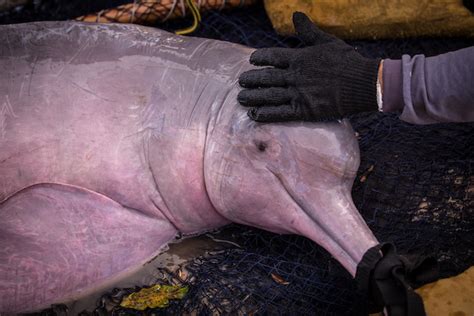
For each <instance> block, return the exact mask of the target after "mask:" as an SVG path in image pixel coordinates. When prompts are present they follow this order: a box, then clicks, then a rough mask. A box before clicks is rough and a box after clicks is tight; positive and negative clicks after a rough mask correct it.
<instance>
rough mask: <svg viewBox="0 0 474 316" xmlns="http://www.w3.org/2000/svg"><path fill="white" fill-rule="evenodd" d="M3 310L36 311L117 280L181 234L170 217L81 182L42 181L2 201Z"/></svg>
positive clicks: (0, 288) (0, 276)
mask: <svg viewBox="0 0 474 316" xmlns="http://www.w3.org/2000/svg"><path fill="white" fill-rule="evenodd" d="M0 223H1V225H0V298H1V299H0V314H3V313H6V314H10V313H18V312H29V311H34V310H37V309H41V308H46V307H49V306H50V305H51V304H57V303H60V302H66V301H68V300H73V299H76V298H78V297H80V296H82V295H86V294H87V293H88V292H89V291H92V290H97V289H99V288H101V287H105V286H107V285H109V283H110V282H113V281H116V280H118V279H120V278H121V277H124V276H126V275H128V274H129V273H131V272H132V270H133V269H134V268H137V267H140V266H141V264H143V263H145V262H147V261H148V260H150V259H151V258H153V256H155V255H156V254H157V253H158V252H159V251H160V248H162V247H163V246H164V245H165V244H166V243H167V242H168V241H170V240H171V239H172V238H173V237H174V236H175V234H176V230H175V229H174V227H173V226H172V225H171V224H170V223H168V222H165V221H162V220H159V219H154V218H150V217H148V216H145V215H143V214H141V213H140V212H137V211H135V210H133V209H129V208H126V207H124V206H122V205H120V204H118V203H117V202H115V201H113V200H111V199H109V198H108V197H106V196H103V195H101V194H98V193H96V192H92V191H89V190H86V189H83V188H80V187H75V186H68V185H58V184H39V185H35V186H32V187H29V188H26V189H24V190H22V191H20V192H18V193H16V194H15V195H13V196H11V197H10V198H8V199H7V200H5V201H3V202H1V204H0Z"/></svg>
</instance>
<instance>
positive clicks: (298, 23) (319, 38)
mask: <svg viewBox="0 0 474 316" xmlns="http://www.w3.org/2000/svg"><path fill="white" fill-rule="evenodd" d="M293 25H294V27H295V31H296V33H297V34H298V36H299V37H300V38H301V39H302V40H303V42H304V43H305V44H306V45H317V44H324V43H328V42H331V41H334V40H337V38H335V37H334V36H332V35H330V34H328V33H326V32H324V31H322V30H321V29H320V28H319V27H317V26H316V25H315V24H314V23H313V22H312V21H311V20H310V19H309V18H308V16H307V15H306V14H304V13H302V12H295V13H293Z"/></svg>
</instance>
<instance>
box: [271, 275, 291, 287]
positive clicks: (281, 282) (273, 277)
mask: <svg viewBox="0 0 474 316" xmlns="http://www.w3.org/2000/svg"><path fill="white" fill-rule="evenodd" d="M271 276H272V279H273V281H275V282H276V283H278V284H282V285H288V284H290V282H288V281H286V280H285V279H283V278H282V277H281V276H279V275H278V274H275V273H272V274H271Z"/></svg>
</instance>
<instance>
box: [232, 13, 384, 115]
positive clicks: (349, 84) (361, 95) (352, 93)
mask: <svg viewBox="0 0 474 316" xmlns="http://www.w3.org/2000/svg"><path fill="white" fill-rule="evenodd" d="M293 24H294V25H295V29H296V32H297V33H298V35H299V36H300V38H301V39H302V40H303V42H304V43H305V44H306V45H310V46H307V47H305V48H263V49H259V50H257V51H255V52H254V53H253V54H252V56H250V63H252V64H254V65H257V66H273V67H274V68H264V69H254V70H250V71H247V72H245V73H243V74H242V75H241V76H240V78H239V83H240V85H241V86H242V87H244V88H248V89H244V90H242V91H241V92H240V93H239V95H238V100H239V102H240V103H241V104H242V105H244V106H250V107H252V108H251V109H250V110H249V112H248V115H249V116H250V118H252V119H253V120H256V121H261V122H270V121H292V120H305V121H322V120H333V119H340V118H342V117H343V116H346V115H348V114H352V113H358V112H368V111H377V92H376V89H377V88H376V83H377V74H378V67H379V63H380V60H379V59H369V58H365V57H362V56H361V55H360V54H359V53H357V52H356V51H355V50H354V49H353V48H352V47H351V46H349V45H347V44H346V43H344V42H343V41H342V40H339V39H337V38H336V37H334V36H332V35H329V34H327V33H324V32H323V31H321V30H320V29H319V28H318V27H317V26H315V25H314V24H313V23H312V22H311V20H310V19H309V18H308V17H307V16H306V15H305V14H303V13H300V12H296V13H294V14H293Z"/></svg>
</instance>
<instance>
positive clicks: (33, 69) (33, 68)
mask: <svg viewBox="0 0 474 316" xmlns="http://www.w3.org/2000/svg"><path fill="white" fill-rule="evenodd" d="M37 62H38V57H35V60H34V62H33V67H32V68H31V73H30V78H29V81H28V95H29V96H30V95H31V80H32V79H33V74H34V73H35V68H36V63H37Z"/></svg>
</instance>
